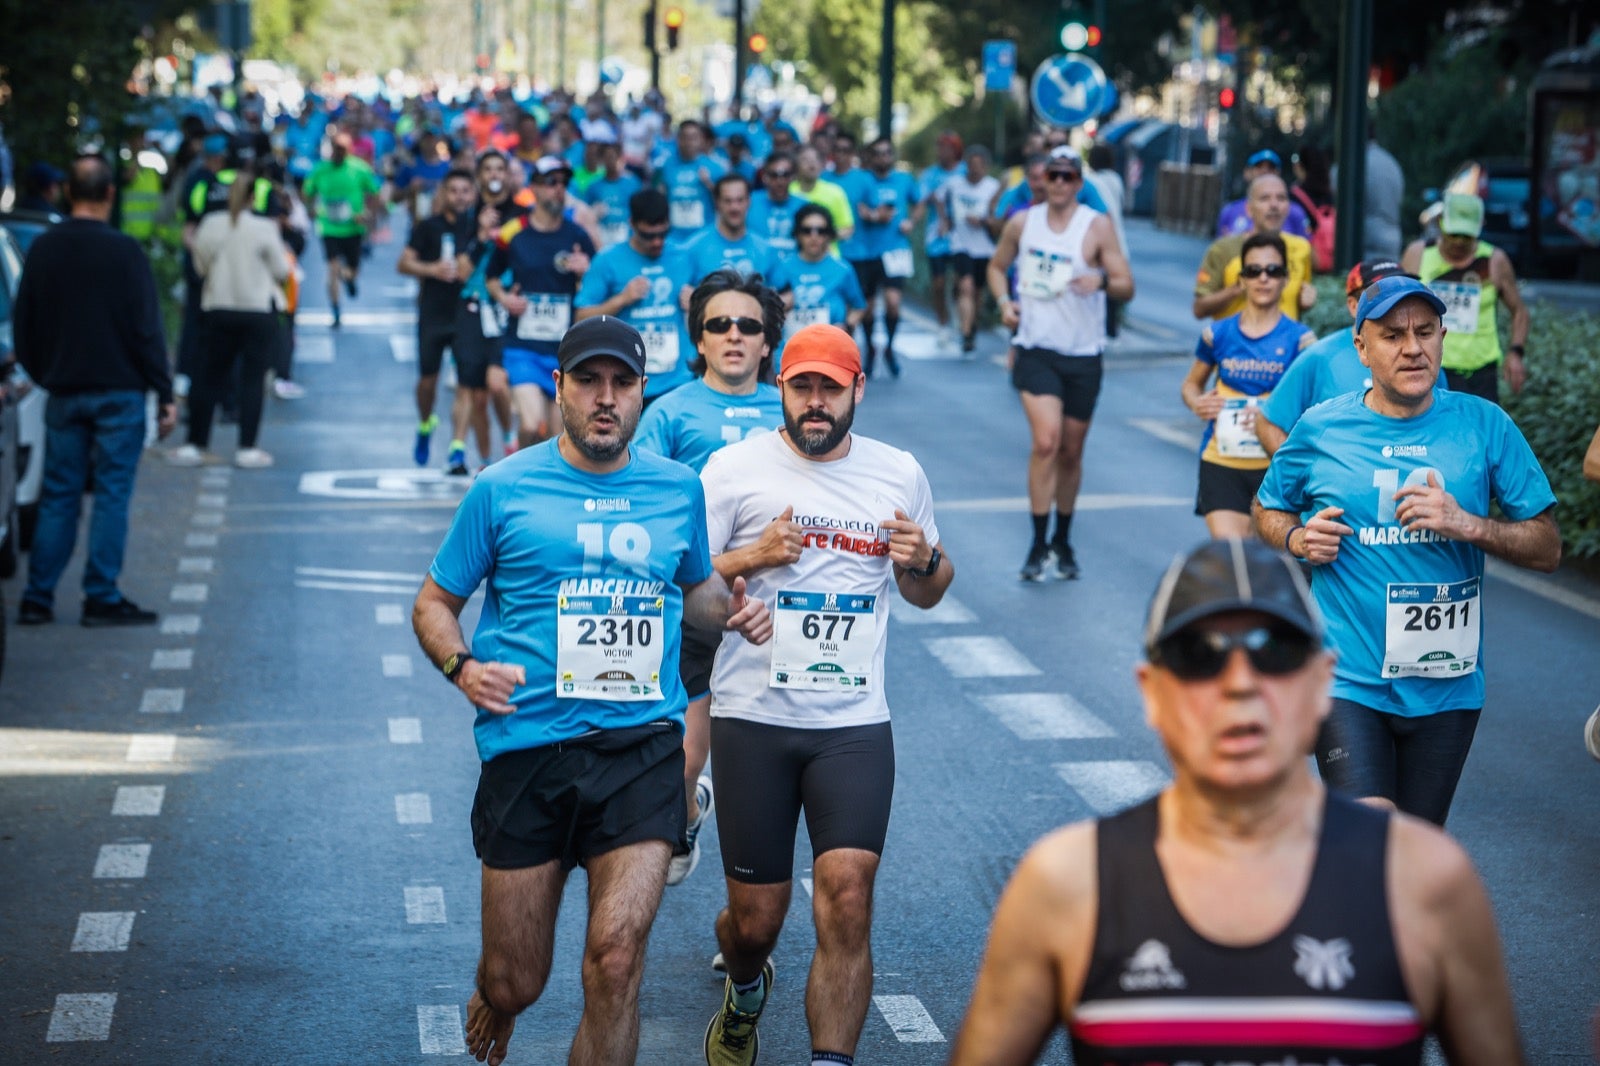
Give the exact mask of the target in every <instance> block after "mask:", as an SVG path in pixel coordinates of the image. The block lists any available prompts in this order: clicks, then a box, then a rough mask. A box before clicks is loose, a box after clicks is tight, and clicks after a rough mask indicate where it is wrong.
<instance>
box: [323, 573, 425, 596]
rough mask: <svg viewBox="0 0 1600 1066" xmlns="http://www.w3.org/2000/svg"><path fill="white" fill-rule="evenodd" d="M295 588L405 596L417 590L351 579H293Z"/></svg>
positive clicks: (407, 586) (413, 587)
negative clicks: (363, 583) (360, 582)
mask: <svg viewBox="0 0 1600 1066" xmlns="http://www.w3.org/2000/svg"><path fill="white" fill-rule="evenodd" d="M294 587H295V588H297V589H325V590H327V591H329V592H375V593H377V594H378V595H380V596H406V595H410V594H412V593H414V592H416V591H417V586H416V585H362V584H358V583H356V582H351V581H307V580H305V579H303V578H298V577H297V578H295V579H294Z"/></svg>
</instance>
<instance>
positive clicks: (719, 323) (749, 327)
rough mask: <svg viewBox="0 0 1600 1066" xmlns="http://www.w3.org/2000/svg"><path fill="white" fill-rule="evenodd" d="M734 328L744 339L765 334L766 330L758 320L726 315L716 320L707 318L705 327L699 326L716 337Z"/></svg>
mask: <svg viewBox="0 0 1600 1066" xmlns="http://www.w3.org/2000/svg"><path fill="white" fill-rule="evenodd" d="M736 326H737V327H738V329H739V332H740V333H743V334H744V335H745V336H746V337H759V336H760V335H761V334H762V333H765V332H766V329H767V327H766V326H765V325H763V324H762V322H761V320H760V319H759V318H745V317H744V316H742V315H741V316H740V317H738V318H730V317H728V316H727V315H718V316H717V317H716V318H708V319H706V321H705V325H703V326H701V327H700V328H701V329H702V330H704V331H705V332H707V333H715V334H717V335H718V336H721V335H722V334H724V333H726V332H728V331H729V330H730V329H733V328H734V327H736Z"/></svg>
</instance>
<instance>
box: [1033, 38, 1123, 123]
mask: <svg viewBox="0 0 1600 1066" xmlns="http://www.w3.org/2000/svg"><path fill="white" fill-rule="evenodd" d="M1108 84H1109V83H1108V82H1107V81H1106V72H1105V71H1103V70H1101V69H1100V64H1098V63H1096V62H1095V61H1094V60H1092V59H1090V58H1089V57H1088V56H1083V55H1078V54H1077V53H1069V54H1067V55H1058V56H1051V57H1050V58H1049V59H1047V60H1045V61H1044V62H1043V63H1040V64H1039V69H1038V70H1036V71H1034V73H1033V85H1032V88H1031V89H1030V95H1031V96H1032V98H1033V110H1034V111H1035V112H1036V113H1037V114H1038V116H1039V117H1040V118H1041V119H1043V120H1044V121H1045V122H1048V123H1049V124H1050V125H1052V126H1059V127H1062V128H1070V127H1073V126H1081V125H1083V124H1084V123H1085V122H1088V121H1089V120H1090V119H1092V118H1096V117H1098V116H1099V115H1100V114H1102V113H1103V111H1104V101H1105V92H1106V88H1107V86H1108Z"/></svg>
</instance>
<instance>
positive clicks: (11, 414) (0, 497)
mask: <svg viewBox="0 0 1600 1066" xmlns="http://www.w3.org/2000/svg"><path fill="white" fill-rule="evenodd" d="M21 278H22V252H21V251H20V250H19V249H18V248H17V242H16V241H14V240H12V239H11V236H10V235H9V234H7V233H4V232H0V577H11V576H12V575H14V574H15V573H16V572H17V553H18V550H19V549H18V543H17V539H18V535H19V534H18V528H17V475H18V474H19V473H20V472H21V469H22V464H21V462H20V460H19V457H18V448H17V399H18V396H19V390H21V389H22V388H23V382H26V385H27V386H31V385H32V384H33V383H32V382H29V381H26V378H27V375H26V374H23V376H22V379H23V381H22V382H19V381H17V380H16V379H15V378H14V377H13V374H14V373H17V372H20V369H19V368H18V367H17V357H16V351H15V349H14V347H13V344H12V336H13V334H12V315H13V313H14V310H15V308H16V296H17V283H18V281H20V280H21ZM5 613H6V605H5V596H4V594H3V593H0V670H3V669H4V667H5Z"/></svg>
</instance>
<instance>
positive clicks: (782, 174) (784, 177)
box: [767, 170, 794, 181]
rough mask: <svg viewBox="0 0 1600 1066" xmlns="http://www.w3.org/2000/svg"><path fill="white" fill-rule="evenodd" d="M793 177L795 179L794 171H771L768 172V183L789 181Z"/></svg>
mask: <svg viewBox="0 0 1600 1066" xmlns="http://www.w3.org/2000/svg"><path fill="white" fill-rule="evenodd" d="M792 177H794V171H792V170H769V171H767V180H768V181H788V180H789V179H790V178H792Z"/></svg>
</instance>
